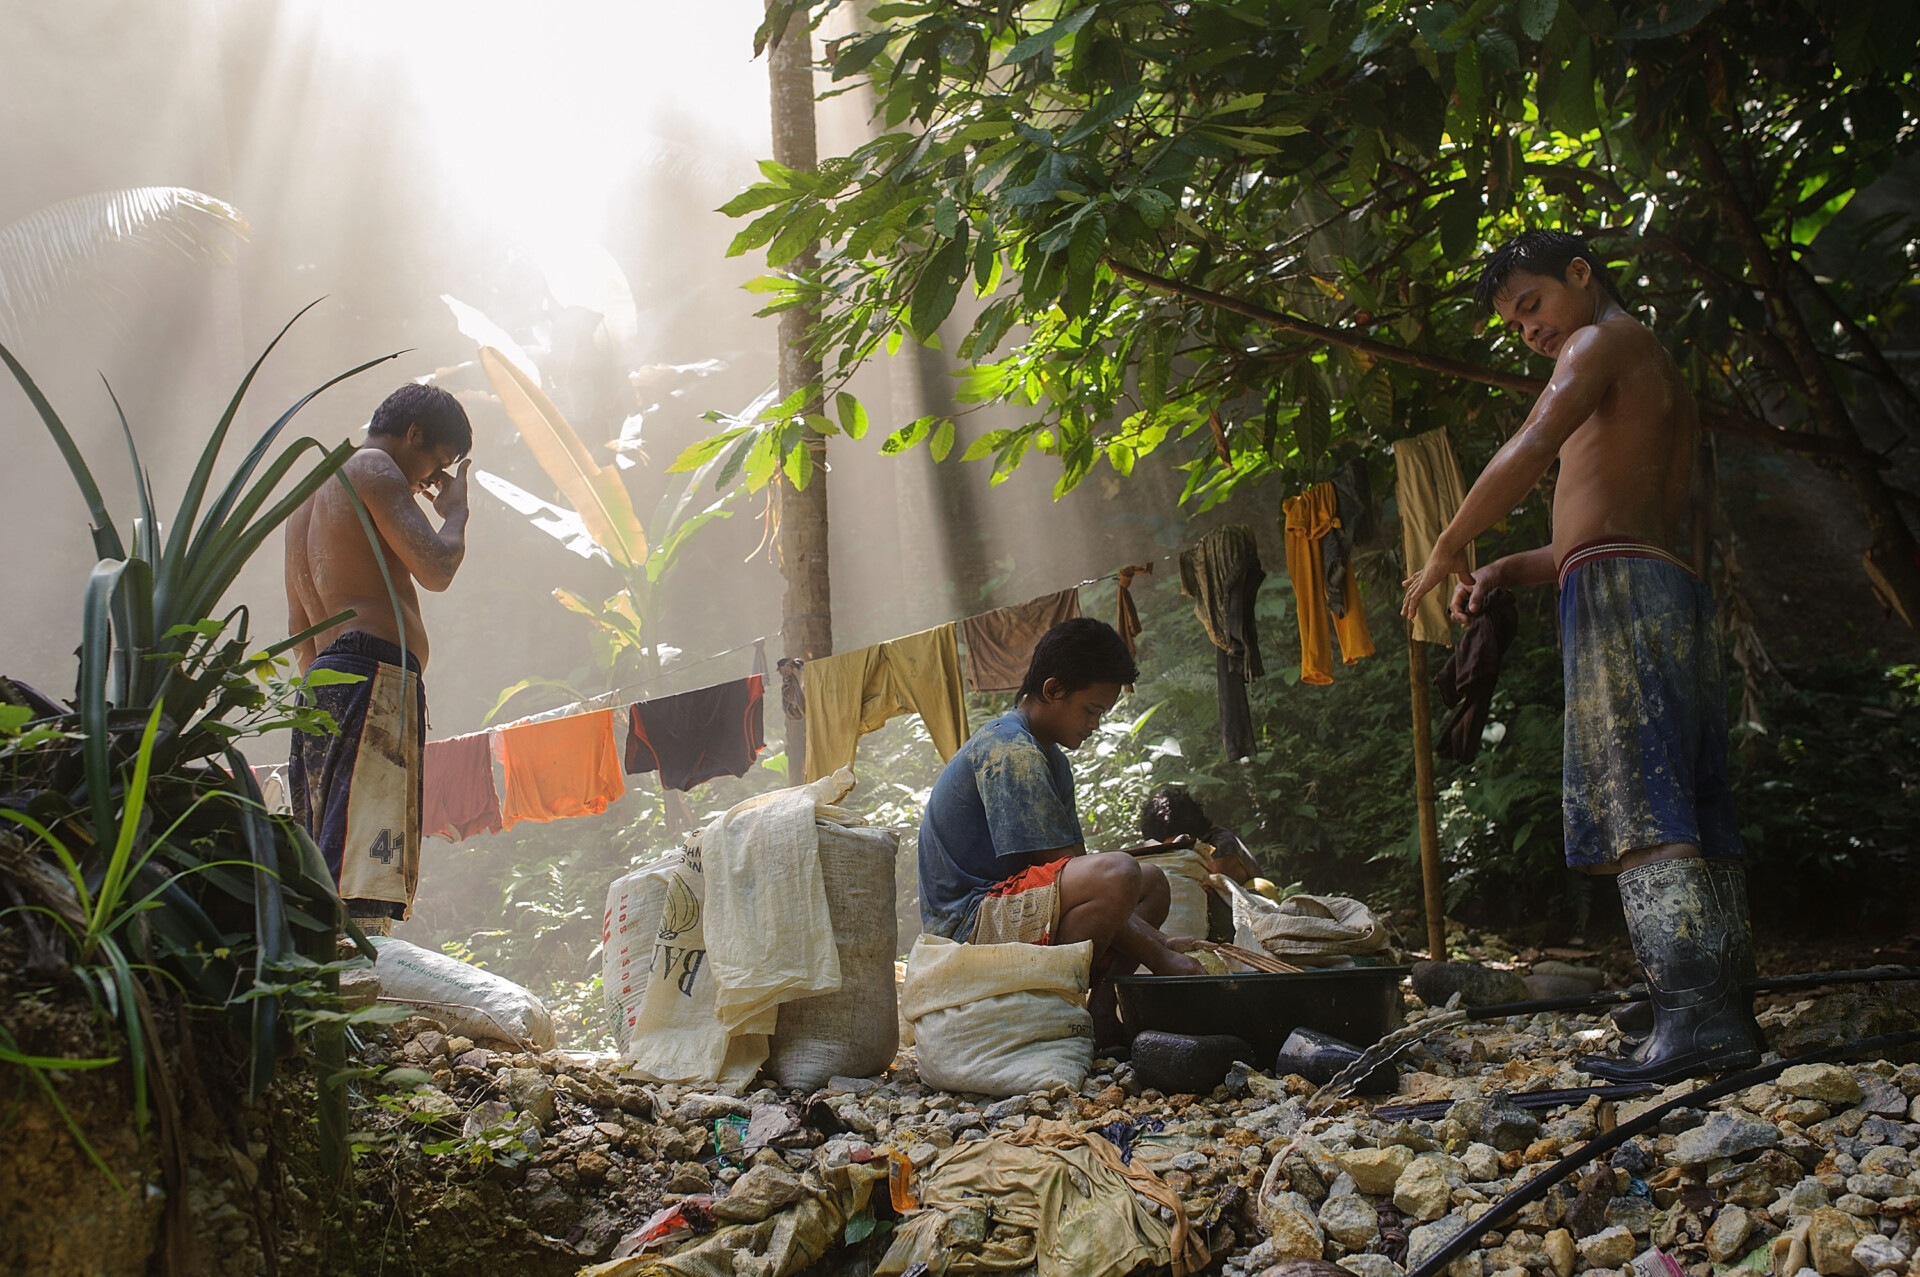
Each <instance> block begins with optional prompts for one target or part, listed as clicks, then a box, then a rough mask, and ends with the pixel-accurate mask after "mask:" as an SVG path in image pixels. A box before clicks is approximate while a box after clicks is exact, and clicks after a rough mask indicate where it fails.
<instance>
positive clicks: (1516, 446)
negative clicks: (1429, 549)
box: [1434, 430, 1559, 555]
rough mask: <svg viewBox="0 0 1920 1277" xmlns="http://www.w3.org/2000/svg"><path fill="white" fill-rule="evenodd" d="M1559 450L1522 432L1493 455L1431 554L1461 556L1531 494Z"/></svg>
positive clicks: (1527, 432) (1435, 543) (1529, 433)
mask: <svg viewBox="0 0 1920 1277" xmlns="http://www.w3.org/2000/svg"><path fill="white" fill-rule="evenodd" d="M1558 455H1559V449H1557V448H1554V449H1551V450H1549V449H1547V448H1545V447H1543V446H1541V445H1540V443H1538V442H1537V441H1536V440H1535V439H1534V438H1532V437H1531V432H1530V431H1524V430H1523V431H1522V432H1521V433H1519V434H1517V435H1515V436H1514V437H1513V438H1512V439H1509V440H1508V441H1507V444H1506V446H1505V447H1503V448H1501V449H1500V451H1499V452H1497V453H1495V454H1494V457H1493V460H1492V461H1489V462H1488V463H1487V468H1486V469H1485V470H1482V471H1481V472H1480V477H1479V478H1478V479H1476V480H1474V483H1473V488H1472V490H1471V491H1469V492H1468V493H1467V499H1466V500H1464V501H1462V502H1461V503H1460V509H1459V510H1458V511H1457V512H1456V513H1455V514H1454V516H1453V521H1452V522H1450V523H1448V524H1447V526H1446V529H1445V530H1444V531H1442V532H1441V533H1440V537H1439V539H1438V540H1437V541H1435V542H1434V553H1435V554H1443V555H1454V554H1464V553H1465V552H1466V549H1467V547H1468V546H1469V545H1472V544H1473V540H1474V538H1475V537H1477V536H1479V535H1480V534H1481V533H1482V532H1485V531H1486V530H1487V529H1488V528H1491V527H1492V526H1493V525H1494V524H1496V523H1498V522H1499V521H1500V520H1501V519H1503V518H1504V517H1506V515H1507V514H1508V513H1510V512H1511V511H1512V510H1513V509H1514V508H1515V507H1517V506H1518V505H1519V504H1520V503H1521V502H1522V501H1523V500H1525V499H1526V496H1527V494H1528V493H1529V492H1531V491H1533V487H1534V485H1535V484H1536V483H1538V482H1540V476H1541V475H1543V474H1545V473H1546V472H1547V470H1548V469H1549V468H1550V467H1551V466H1552V465H1553V460H1554V458H1555V457H1556V456H1558Z"/></svg>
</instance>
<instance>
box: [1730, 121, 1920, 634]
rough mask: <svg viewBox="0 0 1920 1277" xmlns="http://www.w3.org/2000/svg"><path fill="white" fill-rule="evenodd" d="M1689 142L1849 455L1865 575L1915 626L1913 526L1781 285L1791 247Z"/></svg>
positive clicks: (1818, 405) (1843, 461)
mask: <svg viewBox="0 0 1920 1277" xmlns="http://www.w3.org/2000/svg"><path fill="white" fill-rule="evenodd" d="M1736 127H1737V122H1736ZM1693 149H1694V154H1695V156H1696V157H1698V159H1699V161H1700V166H1701V169H1702V171H1703V172H1704V173H1705V175H1706V178H1707V185H1708V187H1709V188H1710V189H1711V190H1712V191H1713V196H1714V202H1715V203H1716V204H1718V205H1719V207H1720V212H1721V214H1722V215H1723V216H1724V217H1725V219H1726V223H1727V227H1728V229H1729V230H1730V231H1732V233H1733V237H1734V239H1735V240H1736V241H1737V242H1738V243H1739V245H1740V250H1741V252H1742V253H1744V254H1745V256H1746V258H1747V265H1748V267H1749V268H1750V269H1751V270H1752V271H1753V279H1754V282H1755V283H1756V284H1758V285H1759V286H1760V291H1761V293H1762V294H1763V296H1764V297H1765V298H1766V303H1767V313H1768V315H1769V316H1770V317H1771V318H1772V320H1773V330H1774V334H1775V335H1776V336H1777V337H1778V338H1779V339H1780V341H1781V343H1782V344H1783V345H1784V346H1785V347H1786V353H1787V355H1788V357H1789V358H1790V359H1791V360H1792V363H1793V369H1792V370H1793V371H1794V372H1797V373H1798V374H1799V381H1800V383H1801V386H1802V388H1803V390H1804V392H1805V395H1806V402H1807V411H1808V414H1809V416H1811V418H1812V419H1813V421H1814V422H1815V423H1816V424H1817V425H1818V427H1819V429H1820V430H1821V432H1822V433H1824V434H1825V435H1826V436H1827V437H1828V438H1830V439H1833V440H1835V441H1837V442H1839V443H1840V444H1842V445H1843V446H1844V447H1845V448H1846V450H1847V453H1848V454H1849V455H1845V456H1843V457H1841V458H1839V459H1838V460H1837V462H1836V464H1837V465H1838V467H1839V469H1840V472H1841V473H1842V474H1844V475H1845V476H1846V477H1847V481H1848V482H1849V483H1850V484H1852V485H1853V490H1854V493H1855V494H1856V495H1857V496H1858V497H1859V498H1860V504H1861V506H1862V508H1863V509H1864V510H1865V513H1866V516H1867V535H1868V538H1869V540H1868V543H1867V552H1866V554H1865V555H1864V556H1863V557H1862V560H1861V566H1862V567H1863V568H1865V570H1866V573H1867V579H1868V581H1870V582H1871V583H1872V585H1873V591H1874V593H1875V594H1876V595H1877V596H1879V599H1880V601H1881V602H1882V603H1883V604H1885V605H1886V606H1887V607H1888V608H1890V609H1891V610H1892V611H1893V612H1894V613H1895V614H1896V615H1898V616H1899V618H1900V619H1901V620H1903V621H1905V622H1906V623H1907V625H1908V627H1909V628H1911V629H1915V630H1920V546H1916V544H1915V543H1914V539H1913V533H1912V532H1911V531H1910V530H1909V529H1908V527H1907V524H1906V520H1905V519H1904V518H1903V517H1902V516H1901V514H1900V509H1899V507H1898V505H1897V504H1896V503H1895V501H1894V496H1893V493H1892V492H1891V491H1890V490H1889V489H1888V488H1887V485H1886V484H1885V482H1883V481H1882V480H1881V478H1880V464H1879V458H1878V457H1876V456H1875V455H1874V454H1873V453H1871V452H1869V451H1867V449H1866V447H1865V445H1864V444H1862V443H1861V442H1860V433H1859V431H1858V430H1857V429H1856V428H1855V426H1854V424H1853V415H1852V413H1850V412H1849V411H1848V410H1847V403H1846V400H1845V399H1844V398H1843V397H1842V396H1841V394H1840V387H1839V385H1838V383H1836V382H1835V381H1834V379H1833V372H1832V370H1831V369H1830V368H1828V367H1827V362H1826V359H1825V358H1824V356H1823V355H1822V353H1821V351H1820V348H1819V346H1818V345H1816V344H1815V343H1814V340H1813V335H1812V333H1811V332H1810V331H1809V330H1808V328H1807V324H1806V320H1805V318H1804V317H1803V316H1802V315H1801V314H1800V308H1799V306H1798V305H1797V304H1796V303H1795V302H1794V299H1793V295H1792V293H1791V292H1790V291H1789V290H1788V288H1787V272H1786V270H1784V269H1783V268H1782V262H1783V260H1785V259H1787V258H1788V257H1789V255H1790V254H1791V253H1792V251H1793V250H1792V248H1791V247H1790V246H1789V247H1788V248H1785V249H1783V250H1781V251H1780V252H1779V253H1778V254H1776V252H1775V250H1774V249H1773V247H1772V246H1771V245H1769V244H1768V243H1767V239H1766V235H1765V233H1764V232H1762V230H1761V229H1760V223H1759V221H1758V219H1756V218H1755V217H1754V215H1753V209H1752V208H1751V206H1749V205H1748V203H1747V200H1746V197H1745V196H1744V195H1742V194H1741V192H1740V188H1739V186H1738V184H1737V183H1735V181H1734V179H1733V174H1732V172H1731V171H1729V170H1728V168H1727V164H1726V161H1725V160H1724V159H1723V158H1722V157H1721V155H1720V152H1719V150H1718V148H1716V147H1715V146H1714V145H1713V141H1712V139H1711V138H1709V137H1708V136H1707V133H1706V130H1705V129H1704V128H1701V127H1699V126H1696V127H1695V128H1694V130H1693Z"/></svg>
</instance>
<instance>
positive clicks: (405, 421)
mask: <svg viewBox="0 0 1920 1277" xmlns="http://www.w3.org/2000/svg"><path fill="white" fill-rule="evenodd" d="M408 426H419V427H420V433H421V434H422V435H424V436H426V440H427V444H428V446H430V447H434V448H438V447H440V446H441V445H443V444H444V445H446V446H449V447H451V448H452V449H453V452H454V457H455V458H456V459H458V458H460V457H464V456H466V455H467V454H468V453H469V452H472V451H473V423H472V422H470V421H468V420H467V410H466V409H465V408H462V407H461V406H460V401H459V400H458V399H455V398H454V397H453V396H452V395H450V394H448V393H447V392H446V391H444V390H442V389H440V387H438V386H422V385H419V384H418V383H416V382H408V383H407V384H406V385H404V386H402V387H400V389H398V390H396V391H394V392H393V393H392V394H390V395H388V396H387V397H386V398H385V399H383V400H381V401H380V406H379V407H378V408H375V409H374V410H373V420H372V421H371V422H370V423H368V425H367V433H368V434H369V435H403V434H405V433H407V427H408Z"/></svg>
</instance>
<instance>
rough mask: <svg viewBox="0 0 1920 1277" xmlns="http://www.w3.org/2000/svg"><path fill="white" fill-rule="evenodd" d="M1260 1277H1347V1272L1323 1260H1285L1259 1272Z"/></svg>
mask: <svg viewBox="0 0 1920 1277" xmlns="http://www.w3.org/2000/svg"><path fill="white" fill-rule="evenodd" d="M1260 1277H1347V1270H1346V1269H1344V1268H1341V1267H1339V1266H1338V1265H1336V1264H1330V1263H1328V1262H1327V1261H1326V1260H1324V1259H1287V1260H1282V1261H1281V1262H1280V1263H1277V1264H1274V1265H1273V1266H1272V1267H1270V1268H1266V1269H1263V1270H1261V1273H1260Z"/></svg>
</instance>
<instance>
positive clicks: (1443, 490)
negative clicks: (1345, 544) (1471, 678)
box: [1393, 427, 1475, 647]
mask: <svg viewBox="0 0 1920 1277" xmlns="http://www.w3.org/2000/svg"><path fill="white" fill-rule="evenodd" d="M1393 472H1394V477H1393V487H1394V494H1395V495H1396V497H1397V498H1398V499H1399V504H1400V543H1401V546H1402V548H1403V549H1405V551H1406V555H1407V562H1406V568H1407V575H1408V576H1412V575H1413V574H1414V573H1416V572H1418V571H1419V570H1420V569H1421V568H1423V567H1425V566H1426V562H1427V556H1429V555H1431V554H1432V553H1433V543H1434V542H1435V541H1438V540H1439V539H1440V534H1441V532H1443V531H1445V530H1446V526H1447V524H1449V523H1451V522H1453V516H1454V515H1455V514H1456V513H1457V512H1458V511H1459V509H1460V502H1461V501H1462V500H1464V499H1465V497H1466V490H1465V488H1464V487H1463V486H1462V484H1461V482H1460V463H1459V462H1458V461H1456V460H1454V456H1453V444H1452V443H1451V442H1450V441H1449V440H1448V438H1447V432H1446V429H1445V428H1444V427H1442V428H1440V429H1438V430H1429V431H1427V432H1426V433H1425V434H1423V435H1415V436H1413V437H1412V438H1411V439H1402V440H1400V441H1399V442H1397V443H1395V444H1394V445H1393ZM1467 566H1468V567H1469V568H1472V567H1473V566H1475V563H1474V557H1473V547H1472V546H1471V545H1469V546H1468V547H1467ZM1452 594H1453V589H1452V587H1451V586H1450V585H1446V586H1442V587H1441V588H1439V589H1437V590H1435V591H1433V592H1432V593H1431V594H1428V595H1427V597H1425V598H1424V599H1421V600H1420V606H1419V607H1418V608H1416V609H1415V610H1414V614H1413V637H1414V638H1416V639H1418V640H1420V641H1421V642H1423V643H1438V644H1440V645H1441V646H1443V647H1452V646H1453V628H1452V626H1451V625H1449V624H1448V622H1447V600H1448V599H1449V598H1450V597H1452Z"/></svg>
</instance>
